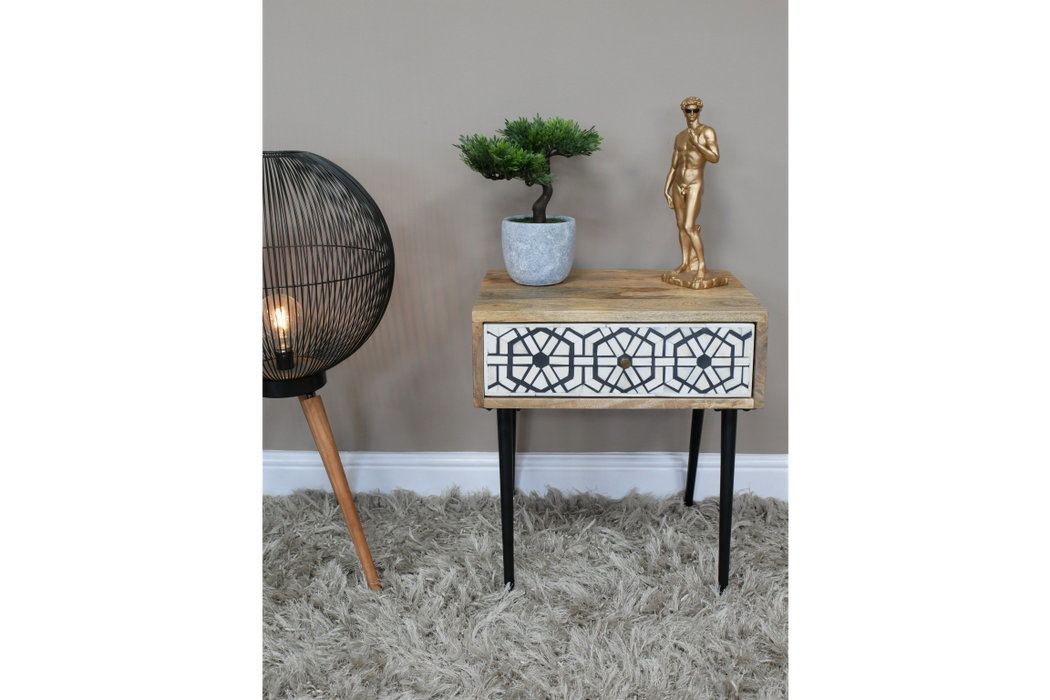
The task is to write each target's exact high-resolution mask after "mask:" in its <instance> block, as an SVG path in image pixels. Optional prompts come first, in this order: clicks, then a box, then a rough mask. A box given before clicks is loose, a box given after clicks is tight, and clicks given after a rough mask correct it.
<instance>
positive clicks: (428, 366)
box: [263, 0, 788, 453]
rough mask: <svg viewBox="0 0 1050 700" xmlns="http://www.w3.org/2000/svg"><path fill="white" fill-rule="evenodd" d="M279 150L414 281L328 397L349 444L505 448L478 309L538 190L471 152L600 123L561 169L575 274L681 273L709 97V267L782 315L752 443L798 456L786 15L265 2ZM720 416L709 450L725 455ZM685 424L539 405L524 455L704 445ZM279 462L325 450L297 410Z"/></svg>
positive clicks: (282, 419)
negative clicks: (551, 122)
mask: <svg viewBox="0 0 1050 700" xmlns="http://www.w3.org/2000/svg"><path fill="white" fill-rule="evenodd" d="M263 23H264V49H263V71H264V73H263V76H264V99H263V115H264V121H263V134H264V138H263V148H264V149H267V150H271V149H272V150H278V149H303V150H307V151H313V152H315V153H318V154H320V155H323V156H325V157H326V158H329V159H331V160H333V161H334V162H336V163H338V164H339V165H340V166H342V167H343V168H345V169H346V170H347V171H348V172H349V173H350V174H351V175H353V176H354V177H355V178H357V179H358V180H359V181H360V182H361V183H362V184H363V185H364V186H365V188H366V189H367V190H368V191H369V193H370V194H371V195H372V197H373V198H374V199H375V200H376V202H377V203H378V204H379V206H380V208H381V209H382V211H383V214H384V216H385V217H386V220H387V223H388V224H389V226H390V231H391V234H392V236H393V239H394V248H395V253H396V260H397V272H396V277H395V280H394V292H393V297H392V299H391V302H390V306H389V307H388V309H387V312H386V316H385V317H384V319H383V321H382V323H381V324H380V326H379V328H378V330H377V331H376V333H375V334H374V335H373V336H372V338H371V339H370V340H369V341H368V343H366V344H365V346H364V347H363V348H362V349H361V350H359V351H358V352H357V353H356V354H355V355H354V356H352V357H351V358H350V359H348V360H347V361H345V362H343V363H342V364H341V365H339V366H338V367H336V368H335V369H333V370H330V371H329V373H328V384H327V386H326V387H325V388H324V389H322V390H321V392H320V393H321V396H322V397H323V398H324V401H325V405H326V407H327V409H328V415H329V419H330V420H331V423H332V429H333V431H334V433H335V438H336V441H337V443H338V445H339V448H340V449H342V450H363V451H396V452H400V451H459V450H465V451H495V449H496V416H495V413H490V412H487V411H485V410H482V409H478V408H474V407H473V403H472V400H471V365H470V310H471V307H472V305H473V302H474V298H475V297H476V295H477V292H478V288H479V285H480V281H481V278H482V276H483V275H484V273H485V271H486V270H488V269H490V268H502V267H503V261H502V252H501V248H500V234H499V228H500V220H501V219H502V218H503V217H504V216H508V215H511V214H519V213H527V212H529V211H530V207H531V204H532V202H533V200H535V198H536V197H537V196H538V195H539V190H538V188H537V187H532V188H529V187H526V186H525V185H524V184H523V183H521V182H510V183H508V182H492V181H489V180H485V179H483V178H482V177H481V176H480V175H478V174H476V173H473V172H471V171H470V170H469V169H468V168H467V167H466V166H465V165H463V164H462V163H461V162H460V161H459V158H458V154H459V152H458V151H457V150H456V149H455V148H453V146H452V144H453V143H455V142H456V141H457V140H458V137H459V135H460V134H473V133H476V132H480V133H485V134H487V135H492V134H493V133H494V132H495V130H496V129H497V128H499V127H501V126H502V125H503V120H504V119H506V118H511V119H513V118H516V117H519V116H533V115H535V114H536V113H537V112H538V113H539V114H541V115H543V116H555V115H557V116H561V117H565V118H569V119H574V120H576V121H577V122H579V123H580V124H581V126H585V127H587V126H592V125H593V126H596V127H597V130H598V133H600V134H601V135H602V136H603V137H604V138H605V140H604V141H603V143H602V150H601V151H599V152H597V153H595V154H594V155H593V156H591V157H589V158H574V159H571V160H567V159H564V158H560V159H555V162H554V164H553V171H554V174H555V175H556V176H557V178H558V179H557V180H556V182H555V186H554V197H553V199H552V201H551V204H550V206H549V208H548V214H549V215H558V214H563V215H570V216H574V217H575V218H576V221H577V248H576V259H575V267H577V268H582V269H601V268H613V269H624V268H669V267H673V266H674V265H675V264H677V259H678V257H679V256H680V252H679V248H678V240H677V231H676V229H675V223H674V214H673V212H671V210H670V209H668V208H667V204H666V202H665V201H664V197H663V194H662V189H663V184H664V179H665V177H666V175H667V170H668V167H669V164H670V157H671V144H672V140H673V138H674V135H675V134H676V133H677V132H678V131H680V130H681V129H682V128H683V127H684V120H683V118H682V115H681V112H680V111H679V109H678V104H679V102H680V101H681V100H682V99H683V98H685V97H687V96H689V95H697V96H699V97H700V98H701V99H703V100H704V105H705V107H704V111H703V113H702V115H701V120H702V121H703V122H704V123H705V124H709V125H711V126H712V127H714V129H715V130H716V132H717V133H718V141H719V146H720V149H721V152H722V159H721V161H720V162H719V163H717V164H715V165H710V166H708V169H707V181H706V183H705V194H704V200H703V210H702V212H701V215H700V224H701V226H702V229H703V231H702V235H703V238H704V245H705V249H706V252H707V260H708V264H709V266H711V267H712V268H716V269H717V268H724V269H729V270H732V271H733V272H734V273H735V274H736V275H737V276H738V277H739V278H740V280H741V281H742V282H743V283H744V284H745V285H747V286H748V287H749V288H750V289H751V291H752V292H753V293H754V294H755V296H756V297H758V299H759V300H760V301H761V302H762V303H763V304H765V306H766V308H767V309H768V310H769V366H768V380H767V385H766V408H765V409H763V410H760V411H753V412H751V413H742V414H741V417H740V428H739V437H738V449H739V451H740V452H745V453H786V452H788V373H787V369H788V355H787V353H788V343H787V341H788V298H787V289H788V286H787V285H788V265H787V263H788V258H787V253H788V251H787V213H788V209H787V206H788V199H787V195H788V192H787V175H788V172H787V155H788V141H787V137H788V129H787V108H788V102H787V97H788V84H787V83H788V71H787V3H786V2H775V1H763V2H738V1H735V0H720V1H718V2H703V1H697V0H690V1H687V2H579V1H577V2H566V1H564V0H563V1H560V2H549V1H546V0H543V1H541V0H530V1H529V2H522V3H514V4H511V3H505V2H466V1H459V2H396V1H393V0H386V1H384V2H363V1H357V2H345V1H341V2H310V1H301V2H290V1H285V0H282V1H276V0H268V1H267V2H265V3H264V15H263ZM715 415H717V414H712V415H710V416H709V417H708V422H707V427H708V430H707V431H706V434H705V435H704V439H703V443H702V445H701V450H702V451H705V452H713V451H717V449H718V435H717V421H716V420H714V417H715ZM688 431H689V417H688V412H687V411H531V412H529V411H523V412H522V413H520V414H519V440H518V449H519V450H520V451H524V452H561V451H684V450H686V449H687V440H688ZM263 434H264V444H263V447H264V449H276V450H302V449H312V448H313V442H312V439H311V437H310V432H309V430H308V429H307V427H306V422H305V420H304V418H303V415H302V412H301V410H300V408H299V403H298V401H296V400H294V399H283V400H270V399H267V400H264V402H263Z"/></svg>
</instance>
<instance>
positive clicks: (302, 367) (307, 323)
mask: <svg viewBox="0 0 1050 700" xmlns="http://www.w3.org/2000/svg"><path fill="white" fill-rule="evenodd" d="M393 286H394V245H393V241H392V240H391V238H390V231H389V229H388V228H387V225H386V220H385V219H384V218H383V214H382V212H381V211H379V207H378V206H377V205H376V203H375V201H374V200H373V199H372V198H371V197H370V196H369V194H368V192H366V191H365V189H364V188H363V187H362V186H361V185H360V183H358V182H357V180H355V179H354V178H353V177H351V176H350V174H349V173H347V172H346V171H345V170H343V169H342V168H340V167H339V166H338V165H336V164H335V163H332V162H331V161H329V160H327V159H325V158H322V157H321V156H318V155H315V154H313V153H307V152H305V151H264V152H263V304H262V307H263V308H262V311H263V314H262V315H263V396H264V397H266V398H285V397H291V396H298V397H299V403H300V404H301V405H302V408H303V412H304V413H305V414H306V420H307V423H309V425H310V432H311V433H312V434H313V437H314V442H315V443H316V445H317V450H318V452H320V453H321V460H322V461H323V462H324V466H325V471H326V472H327V473H328V478H329V480H330V481H331V482H332V488H333V490H334V491H335V495H336V499H337V500H338V501H339V507H340V509H341V510H342V512H343V517H344V519H345V520H346V525H347V529H348V530H349V531H350V536H351V538H352V539H353V541H354V547H355V549H356V550H357V555H358V557H359V558H360V560H361V567H362V569H363V570H364V574H365V578H366V580H367V581H368V585H369V586H370V587H371V588H373V589H378V588H380V585H379V577H378V575H377V574H376V569H375V565H374V564H373V562H372V555H371V553H370V552H369V549H368V543H367V541H366V540H365V535H364V530H363V529H362V528H361V520H360V518H359V517H358V515H357V509H356V507H355V506H354V500H353V495H352V494H351V492H350V486H349V484H348V482H347V480H346V473H345V472H344V471H343V465H342V462H341V461H340V459H339V451H338V450H337V449H336V446H335V439H334V437H333V436H332V428H331V425H330V424H329V422H328V416H327V415H326V414H325V410H324V404H323V403H322V402H321V397H320V396H318V395H317V393H316V392H317V390H318V389H320V388H321V387H323V386H324V385H325V382H326V381H327V377H326V374H325V372H326V371H327V370H329V369H331V368H332V367H334V366H335V365H337V364H339V363H340V362H342V361H343V360H345V359H346V358H348V357H350V355H352V354H353V353H354V352H356V351H357V349H358V348H360V347H361V346H362V345H363V344H364V342H365V341H366V340H368V337H369V336H370V335H372V332H373V331H375V329H376V326H378V325H379V321H380V319H382V317H383V313H384V312H385V311H386V307H387V303H388V302H389V301H390V292H391V290H392V288H393Z"/></svg>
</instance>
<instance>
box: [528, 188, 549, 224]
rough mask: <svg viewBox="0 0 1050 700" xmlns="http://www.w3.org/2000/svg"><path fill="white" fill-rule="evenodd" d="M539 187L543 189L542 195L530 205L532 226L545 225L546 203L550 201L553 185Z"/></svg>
mask: <svg viewBox="0 0 1050 700" xmlns="http://www.w3.org/2000/svg"><path fill="white" fill-rule="evenodd" d="M540 187H542V188H543V194H541V195H540V198H539V199H537V200H536V203H535V204H533V205H532V223H534V224H545V223H547V202H549V201H551V195H552V194H554V186H553V185H540Z"/></svg>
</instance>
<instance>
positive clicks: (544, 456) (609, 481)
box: [263, 450, 788, 500]
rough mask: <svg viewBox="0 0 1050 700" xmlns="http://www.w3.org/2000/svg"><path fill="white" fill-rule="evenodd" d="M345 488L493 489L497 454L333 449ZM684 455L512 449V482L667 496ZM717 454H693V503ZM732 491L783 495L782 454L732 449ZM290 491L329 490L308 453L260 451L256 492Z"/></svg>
mask: <svg viewBox="0 0 1050 700" xmlns="http://www.w3.org/2000/svg"><path fill="white" fill-rule="evenodd" d="M339 456H340V458H341V459H342V461H343V468H344V469H345V470H346V476H347V480H348V481H349V482H350V489H351V490H352V491H362V492H363V491H381V492H388V491H392V490H394V489H397V488H404V489H411V490H412V491H415V492H416V493H419V494H427V495H430V494H440V493H442V492H443V491H445V490H446V489H448V488H449V487H451V486H453V485H456V486H459V487H460V488H461V489H462V490H463V491H465V492H471V491H479V490H481V489H483V488H484V489H488V490H489V491H490V492H491V493H499V457H498V455H497V453H495V452H340V453H339ZM687 457H688V455H687V454H686V453H684V452H589V453H542V452H540V453H537V452H528V453H523V454H518V455H517V457H516V459H515V478H516V482H517V487H518V488H519V489H521V490H522V491H525V492H526V493H528V492H529V491H537V492H539V493H543V492H544V491H546V487H547V486H548V485H549V486H553V487H554V488H557V489H560V490H562V491H566V492H572V491H588V492H591V493H600V494H603V495H605V496H610V497H613V498H619V497H621V496H624V495H626V494H627V493H628V492H629V491H630V490H631V489H632V488H637V489H638V491H639V492H641V493H652V494H653V495H655V496H667V495H670V494H672V493H675V492H677V491H682V490H683V489H684V488H685V472H686V469H685V467H686V459H687ZM718 471H719V456H718V454H715V453H710V454H701V455H700V459H699V462H698V465H697V473H696V490H695V492H694V497H695V498H696V499H697V500H699V499H701V498H706V497H707V496H716V495H718ZM733 486H734V490H735V491H737V492H739V491H751V492H753V493H755V494H756V495H758V496H773V497H775V498H780V499H783V500H787V497H788V456H787V455H786V454H778V455H757V454H738V455H737V456H736V470H735V478H734V484H733ZM295 489H323V490H326V491H331V490H332V487H331V484H330V483H329V482H328V475H327V474H326V473H325V470H324V465H323V464H322V463H321V456H320V454H318V453H317V452H316V451H306V450H304V451H283V450H264V451H263V493H266V494H272V495H284V494H289V493H291V492H292V491H294V490H295Z"/></svg>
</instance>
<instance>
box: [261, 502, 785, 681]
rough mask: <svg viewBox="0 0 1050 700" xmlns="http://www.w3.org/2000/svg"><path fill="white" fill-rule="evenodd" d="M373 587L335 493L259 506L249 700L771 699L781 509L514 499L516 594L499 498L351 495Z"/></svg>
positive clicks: (781, 619) (781, 627)
mask: <svg viewBox="0 0 1050 700" xmlns="http://www.w3.org/2000/svg"><path fill="white" fill-rule="evenodd" d="M355 501H356V503H357V508H358V511H359V513H360V516H361V521H362V523H363V525H364V529H365V533H366V535H367V537H368V543H369V546H370V548H371V550H372V556H373V557H374V559H375V563H376V568H377V569H378V570H379V576H380V581H381V582H382V584H383V590H382V591H372V590H370V589H369V588H368V586H367V585H366V584H365V580H364V575H363V574H362V572H361V567H360V563H359V562H358V559H357V554H356V553H355V551H354V547H353V543H352V542H351V540H350V536H349V534H348V533H347V531H346V525H345V524H344V522H343V518H342V515H341V513H340V511H339V506H338V504H337V503H336V501H335V497H334V496H332V495H330V494H326V493H324V492H321V491H300V492H296V493H295V494H293V495H291V496H266V497H264V500H263V513H264V517H263V586H264V595H263V629H264V633H263V695H264V697H265V698H269V699H277V698H280V699H285V698H361V699H364V698H403V699H405V700H409V699H412V700H416V699H417V698H420V699H421V698H493V699H495V698H501V699H505V700H511V699H520V700H526V699H528V700H541V699H544V698H549V699H551V700H554V699H558V700H561V699H563V698H571V699H579V700H583V699H584V698H588V699H591V698H593V699H601V700H618V699H625V700H626V699H628V698H631V699H640V698H659V699H660V700H664V699H666V698H690V699H693V698H785V697H787V643H788V568H787V566H788V556H787V551H788V550H787V534H788V506H787V504H786V503H784V502H783V501H778V500H776V499H764V498H758V497H755V496H753V495H749V494H738V495H737V497H736V498H735V499H734V516H733V549H732V559H731V561H732V568H731V570H730V582H729V588H728V589H727V590H726V592H725V594H723V595H721V596H719V595H718V589H717V581H716V578H717V558H718V555H717V551H718V547H717V535H718V507H717V505H718V501H717V499H713V498H709V499H706V500H704V501H703V502H701V503H698V504H697V506H695V507H693V508H686V507H684V506H683V505H682V502H681V495H678V496H675V497H671V498H666V499H655V498H653V497H651V496H647V495H638V494H634V493H632V494H631V495H628V496H627V497H625V498H621V499H609V498H604V497H601V496H595V495H589V494H576V495H563V494H561V493H559V492H558V491H555V490H550V491H548V493H547V494H546V495H544V496H538V495H536V494H531V495H523V494H520V493H519V494H517V496H516V497H515V545H516V546H515V554H516V556H515V569H516V571H515V573H516V581H515V584H516V587H515V589H514V590H506V589H504V588H503V587H502V586H501V583H502V580H503V578H502V577H503V565H502V545H501V540H500V518H499V499H498V497H497V496H495V495H489V494H487V493H481V494H470V495H462V494H460V493H459V492H458V491H456V490H453V491H451V492H449V493H447V494H445V495H444V496H426V497H422V496H418V495H416V494H414V493H412V492H410V491H398V492H394V493H390V494H378V493H367V494H355Z"/></svg>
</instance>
